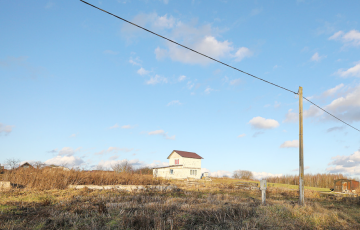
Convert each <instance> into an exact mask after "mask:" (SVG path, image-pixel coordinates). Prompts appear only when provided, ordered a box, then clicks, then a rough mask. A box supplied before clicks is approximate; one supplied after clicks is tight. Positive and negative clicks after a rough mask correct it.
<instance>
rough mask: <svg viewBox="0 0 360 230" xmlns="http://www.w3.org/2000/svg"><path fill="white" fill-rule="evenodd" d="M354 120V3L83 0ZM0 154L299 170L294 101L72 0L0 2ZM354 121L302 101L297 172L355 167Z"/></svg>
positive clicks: (106, 164) (215, 170)
mask: <svg viewBox="0 0 360 230" xmlns="http://www.w3.org/2000/svg"><path fill="white" fill-rule="evenodd" d="M88 2H89V3H91V4H93V5H96V6H98V7H100V8H102V9H104V10H106V11H109V12H111V13H113V14H116V15H118V16H120V17H123V18H125V19H126V20H129V21H131V22H134V23H137V24H139V25H140V26H143V27H145V28H147V29H150V30H152V31H154V32H156V33H158V34H161V35H163V36H166V37H168V38H170V39H173V40H175V41H177V42H179V43H181V44H184V45H186V46H189V47H191V48H193V49H195V50H197V51H199V52H202V53H204V54H206V55H209V56H211V57H213V58H216V59H219V60H220V61H222V62H225V63H227V64H229V65H232V66H234V67H236V68H239V69H241V70H243V71H245V72H248V73H251V74H253V75H255V76H257V77H260V78H263V79H265V80H267V81H270V82H273V83H275V84H278V85H280V86H282V87H285V88H287V89H290V90H291V91H294V92H298V89H299V86H301V87H303V93H304V97H306V98H308V99H309V100H311V101H313V102H314V103H316V104H318V105H319V106H321V107H322V108H324V109H326V110H327V111H329V112H330V113H332V114H334V115H335V116H337V117H339V118H340V119H343V120H344V121H346V122H347V123H349V124H350V125H352V126H354V127H356V128H358V129H360V122H359V121H360V82H359V77H360V24H359V20H360V18H359V14H358V10H359V9H360V2H359V1H343V2H341V4H339V2H338V1H329V0H319V1H312V0H283V1H260V0H258V1H226V0H218V1H215V0H214V1H204V0H201V1H200V0H192V1H190V0H189V1H187V0H184V1H175V0H138V1H135V0H108V1H104V0H102V1H98V0H88ZM0 5H1V7H0V21H1V22H2V23H0V31H1V36H0V105H1V106H0V163H1V164H3V165H4V164H5V163H6V160H7V159H10V158H15V159H19V160H20V161H21V162H25V161H28V162H34V161H42V162H45V163H46V164H57V165H66V166H67V167H71V168H81V169H87V170H91V169H96V168H99V167H103V168H111V166H112V165H114V164H116V163H119V162H123V161H125V160H127V161H129V162H130V163H131V164H132V165H133V166H134V167H143V166H149V167H154V166H166V165H167V164H168V160H167V157H168V155H169V154H170V153H171V152H172V151H173V150H183V151H189V152H195V153H197V154H199V155H200V156H202V157H203V158H204V159H203V160H202V168H203V171H209V172H210V175H212V176H224V175H227V176H231V175H232V173H233V171H234V170H249V171H252V172H253V174H254V175H255V177H256V178H262V177H266V176H274V175H287V174H297V173H298V167H299V150H298V145H299V142H298V138H299V123H298V112H299V99H298V97H297V95H295V94H293V93H291V92H288V91H286V90H283V89H281V88H278V87H275V86H273V85H270V84H267V83H264V82H262V81H259V80H257V79H255V78H252V77H250V76H248V75H245V74H243V73H240V72H238V71H235V70H233V69H231V68H229V67H226V66H224V65H221V64H219V63H216V62H214V61H212V60H209V59H206V58H204V57H202V56H200V55H198V54H195V53H192V52H190V51H188V50H185V49H184V48H182V47H179V46H177V45H174V44H171V43H169V42H167V41H166V40H164V39H162V38H159V37H157V36H155V35H153V34H150V33H148V32H146V31H143V30H141V29H139V28H136V27H134V26H132V25H130V24H127V23H125V22H123V21H121V20H119V19H117V18H115V17H113V16H111V15H109V14H106V13H104V12H102V11H100V10H97V9H95V8H93V7H91V6H88V5H86V4H84V3H82V2H81V1H78V0H72V1H70V0H68V1H60V0H38V1H20V0H12V1H2V2H1V3H0ZM359 147H360V132H359V131H357V130H355V129H353V128H351V127H349V126H347V125H345V124H344V123H341V122H340V121H338V120H336V119H334V118H332V117H331V116H329V115H327V114H326V113H324V112H322V111H321V110H319V109H317V108H316V107H314V106H313V105H311V104H310V103H308V102H306V101H304V165H305V166H306V167H305V169H306V170H305V173H312V174H315V173H343V174H346V175H348V176H352V177H358V176H360V150H359V149H360V148H359Z"/></svg>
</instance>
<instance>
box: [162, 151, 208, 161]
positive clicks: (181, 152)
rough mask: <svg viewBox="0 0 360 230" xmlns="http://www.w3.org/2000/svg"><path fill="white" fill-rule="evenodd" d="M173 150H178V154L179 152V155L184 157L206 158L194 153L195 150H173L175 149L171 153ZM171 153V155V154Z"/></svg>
mask: <svg viewBox="0 0 360 230" xmlns="http://www.w3.org/2000/svg"><path fill="white" fill-rule="evenodd" d="M173 152H176V153H177V154H179V155H180V156H182V157H187V158H195V159H204V158H202V157H201V156H199V155H197V154H196V153H193V152H186V151H179V150H173V151H172V152H171V154H172V153H173ZM171 154H170V155H171ZM169 157H170V156H169ZM169 157H168V159H169Z"/></svg>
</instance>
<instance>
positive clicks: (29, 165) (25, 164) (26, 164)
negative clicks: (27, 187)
mask: <svg viewBox="0 0 360 230" xmlns="http://www.w3.org/2000/svg"><path fill="white" fill-rule="evenodd" d="M25 166H28V167H33V166H32V165H31V164H29V163H28V162H25V163H24V164H22V165H20V166H19V167H25Z"/></svg>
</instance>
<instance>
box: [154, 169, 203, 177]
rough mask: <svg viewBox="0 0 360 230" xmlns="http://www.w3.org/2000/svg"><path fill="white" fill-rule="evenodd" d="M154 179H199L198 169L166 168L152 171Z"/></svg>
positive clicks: (199, 170) (199, 172) (199, 171)
mask: <svg viewBox="0 0 360 230" xmlns="http://www.w3.org/2000/svg"><path fill="white" fill-rule="evenodd" d="M153 175H154V177H162V178H166V179H185V178H188V177H190V178H195V179H200V178H201V169H200V168H181V167H166V168H159V169H154V170H153Z"/></svg>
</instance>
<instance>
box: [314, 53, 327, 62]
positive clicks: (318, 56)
mask: <svg viewBox="0 0 360 230" xmlns="http://www.w3.org/2000/svg"><path fill="white" fill-rule="evenodd" d="M326 57H327V56H326V55H323V56H320V55H319V53H318V52H316V53H315V54H314V55H313V56H312V57H311V59H310V60H311V61H320V60H321V59H324V58H326Z"/></svg>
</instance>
